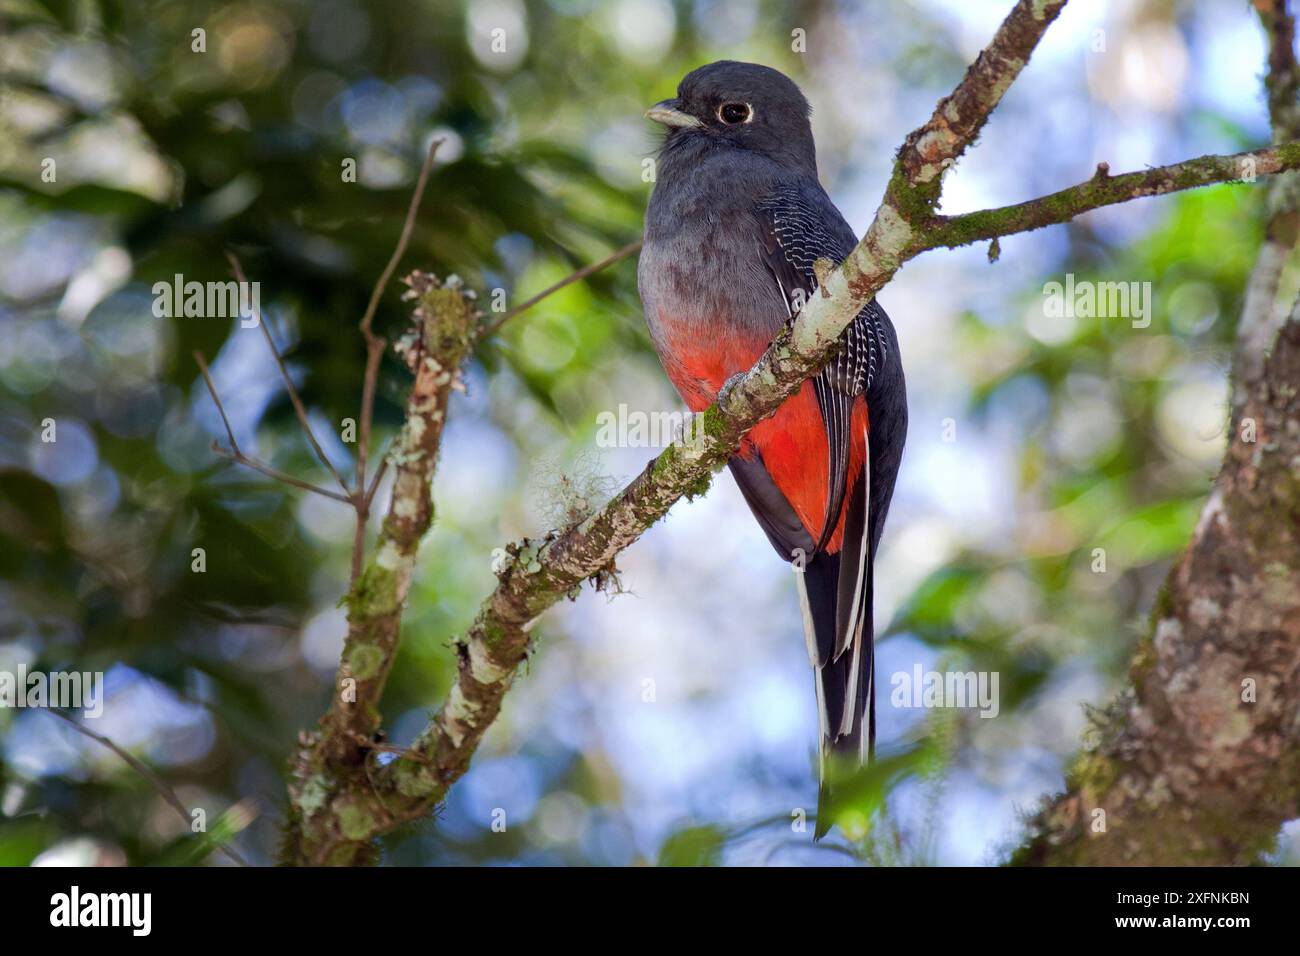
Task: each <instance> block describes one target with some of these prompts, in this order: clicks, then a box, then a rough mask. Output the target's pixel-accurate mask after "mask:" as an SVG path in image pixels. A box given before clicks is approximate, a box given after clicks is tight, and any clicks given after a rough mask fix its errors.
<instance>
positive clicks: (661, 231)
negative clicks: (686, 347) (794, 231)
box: [637, 154, 787, 352]
mask: <svg viewBox="0 0 1300 956" xmlns="http://www.w3.org/2000/svg"><path fill="white" fill-rule="evenodd" d="M746 158H747V157H741V159H742V160H744V159H746ZM746 165H747V164H746V163H744V162H738V161H737V160H736V158H735V157H730V156H727V155H726V154H721V155H713V156H707V157H704V158H703V159H701V160H699V161H698V162H695V163H692V164H686V163H682V162H678V163H663V164H661V166H660V170H659V177H658V182H657V183H656V185H655V188H654V192H653V193H652V195H651V197H650V204H649V206H648V207H647V209H646V229H645V243H644V245H643V247H642V250H641V259H640V262H639V264H638V267H637V283H638V286H639V288H640V291H641V300H642V303H643V305H644V307H645V315H646V322H647V324H648V325H649V327H650V335H651V337H652V338H653V339H654V341H655V345H656V346H657V347H658V348H659V349H660V351H661V352H662V351H663V349H664V347H665V345H666V343H667V342H668V341H669V339H670V338H671V339H672V340H675V341H677V342H679V343H680V342H682V341H683V336H689V337H690V338H688V339H686V341H690V340H691V339H696V340H698V341H699V342H700V344H701V345H702V346H708V345H716V344H719V340H725V339H729V338H734V339H737V340H741V341H752V340H754V339H755V338H756V337H758V336H762V337H764V339H765V340H768V339H771V338H772V337H773V336H774V335H776V333H777V332H779V331H780V330H781V327H782V325H783V324H784V322H785V319H786V316H787V312H786V308H785V303H784V300H783V299H782V296H781V292H780V289H779V288H778V286H777V285H776V282H775V281H774V279H773V278H772V275H771V273H770V272H769V271H768V269H767V267H766V266H765V264H764V262H763V257H762V237H761V233H760V225H759V221H758V220H757V218H756V217H755V213H754V208H755V200H756V199H757V198H758V197H759V196H761V195H762V194H763V193H765V192H766V191H767V190H768V189H769V188H770V184H771V178H772V177H771V174H770V172H768V171H767V170H766V169H765V168H763V167H762V166H761V165H758V166H756V167H755V168H746ZM751 165H753V164H751Z"/></svg>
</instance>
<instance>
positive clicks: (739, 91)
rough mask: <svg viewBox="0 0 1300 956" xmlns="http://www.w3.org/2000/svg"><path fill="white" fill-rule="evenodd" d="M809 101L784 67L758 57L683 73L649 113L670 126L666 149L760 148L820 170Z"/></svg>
mask: <svg viewBox="0 0 1300 956" xmlns="http://www.w3.org/2000/svg"><path fill="white" fill-rule="evenodd" d="M810 112H811V110H810V108H809V106H808V101H807V100H806V99H804V95H803V93H802V92H800V90H799V87H798V86H796V85H795V83H794V81H793V80H791V79H790V78H789V77H788V76H786V75H785V74H784V73H781V72H779V71H777V70H774V69H772V68H771V67H767V66H760V65H759V64H757V63H738V62H736V61H734V60H719V61H718V62H717V63H710V64H708V65H707V66H702V67H700V68H699V69H697V70H692V71H691V72H690V73H687V74H686V76H685V77H683V78H682V81H681V83H679V84H678V86H677V96H676V97H675V98H673V99H670V100H664V101H663V102H662V103H656V104H655V105H654V106H652V107H650V109H649V110H647V111H646V114H645V115H646V116H647V117H649V118H650V119H652V120H654V121H655V122H657V123H662V124H664V126H666V127H667V128H668V136H667V138H666V140H665V141H664V150H665V152H666V153H672V152H674V151H675V150H677V149H683V148H690V147H691V146H697V147H705V148H710V147H712V148H735V149H743V150H748V151H750V152H754V153H759V154H761V155H764V156H767V157H768V158H770V159H773V160H775V161H776V162H778V163H780V164H781V165H782V166H785V167H787V168H798V169H803V170H805V171H807V172H810V173H811V174H812V175H813V176H816V175H817V153H816V149H815V148H814V146H813V138H812V128H811V127H810V126H809V124H808V114H809V113H810Z"/></svg>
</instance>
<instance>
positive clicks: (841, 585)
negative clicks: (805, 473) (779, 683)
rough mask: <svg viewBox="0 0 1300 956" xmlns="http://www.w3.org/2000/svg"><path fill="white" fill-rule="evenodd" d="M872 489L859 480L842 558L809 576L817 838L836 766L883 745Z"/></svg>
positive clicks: (827, 822)
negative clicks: (816, 719)
mask: <svg viewBox="0 0 1300 956" xmlns="http://www.w3.org/2000/svg"><path fill="white" fill-rule="evenodd" d="M865 477H866V476H865V475H864V476H862V478H863V479H865ZM866 484H867V482H866V481H865V480H859V481H858V482H857V487H856V488H855V489H854V492H853V494H852V495H851V496H850V499H849V506H848V509H847V513H846V515H845V533H844V546H843V548H842V549H841V550H840V552H839V553H837V554H826V553H824V552H823V553H819V554H817V555H816V556H815V557H814V558H813V559H812V560H811V561H809V562H808V564H807V566H806V567H805V568H804V572H803V574H802V576H801V597H802V599H803V610H804V629H805V632H806V636H807V638H808V654H809V658H810V659H811V661H812V664H813V672H814V676H815V680H816V685H817V706H818V712H819V716H820V723H821V741H820V744H821V785H820V788H819V791H818V798H817V829H816V833H815V838H816V839H821V837H822V836H824V835H825V834H826V831H827V830H829V829H830V826H831V814H830V813H829V808H830V804H831V802H832V801H833V799H834V794H833V793H832V784H831V781H832V780H833V778H834V773H833V772H832V770H833V769H835V768H834V767H832V766H830V765H831V764H837V765H838V764H850V765H852V763H853V762H856V763H866V762H867V761H868V760H870V759H871V757H872V753H873V751H874V749H875V742H876V703H875V684H874V679H873V678H874V672H875V644H874V640H873V633H872V613H871V608H872V596H873V595H872V592H873V587H872V578H873V575H872V563H873V562H872V560H871V555H870V541H871V537H870V535H869V533H867V532H868V527H867V525H868V521H869V515H867V514H866V493H865V491H866V489H865V487H864V486H865V485H866Z"/></svg>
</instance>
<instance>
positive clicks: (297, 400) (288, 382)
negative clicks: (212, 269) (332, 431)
mask: <svg viewBox="0 0 1300 956" xmlns="http://www.w3.org/2000/svg"><path fill="white" fill-rule="evenodd" d="M226 258H227V259H228V260H229V261H230V267H231V269H233V270H234V272H235V278H236V279H238V280H239V283H240V285H247V284H248V279H247V277H246V276H245V275H244V269H243V266H241V265H240V264H239V258H238V257H237V256H236V255H235V254H234V253H233V252H227V253H226ZM254 310H255V311H254V313H253V317H254V318H255V319H256V320H257V324H258V326H259V327H260V328H261V330H262V336H263V337H264V338H265V339H266V345H267V348H269V349H270V350H271V355H273V356H274V357H275V364H276V365H277V366H279V368H280V377H281V378H283V379H284V387H285V389H286V390H287V391H288V392H289V401H290V402H292V403H293V410H294V413H295V414H296V415H297V416H298V424H299V425H301V426H302V430H303V434H305V435H306V436H307V441H308V442H310V443H311V447H312V448H313V449H315V451H316V457H317V458H319V459H320V461H321V464H322V465H324V466H325V467H326V468H327V469H328V470H329V473H330V474H331V475H333V476H334V480H335V481H337V482H338V483H339V487H340V488H342V489H343V491H344V493H345V494H346V493H347V492H348V484H347V482H346V481H344V480H343V476H342V475H340V474H339V473H338V470H337V469H335V467H334V465H333V464H331V463H330V460H329V458H327V457H326V455H325V449H323V448H321V446H320V442H318V441H317V440H316V433H315V432H314V431H312V427H311V422H310V421H308V420H307V408H306V406H304V405H303V403H302V397H301V396H300V395H299V394H298V388H297V386H295V385H294V384H293V378H292V377H291V376H290V375H289V369H288V367H287V366H286V365H285V364H284V356H283V355H281V354H280V350H279V349H278V348H277V347H276V345H275V339H273V338H271V330H270V329H269V328H268V327H267V325H266V321H265V320H264V319H263V318H262V314H261V309H260V308H257V307H256V306H254ZM345 500H346V499H345Z"/></svg>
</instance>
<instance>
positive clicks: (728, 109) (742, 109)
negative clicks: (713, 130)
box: [718, 103, 754, 126]
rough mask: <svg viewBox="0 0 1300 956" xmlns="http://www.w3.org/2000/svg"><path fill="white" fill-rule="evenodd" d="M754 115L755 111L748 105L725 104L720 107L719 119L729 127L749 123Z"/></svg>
mask: <svg viewBox="0 0 1300 956" xmlns="http://www.w3.org/2000/svg"><path fill="white" fill-rule="evenodd" d="M753 115H754V111H753V110H751V109H750V108H749V104H748V103H723V104H722V105H721V106H719V107H718V119H720V120H722V122H724V123H726V124H727V125H728V126H735V125H736V124H737V123H748V122H749V120H750V117H751V116H753Z"/></svg>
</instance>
